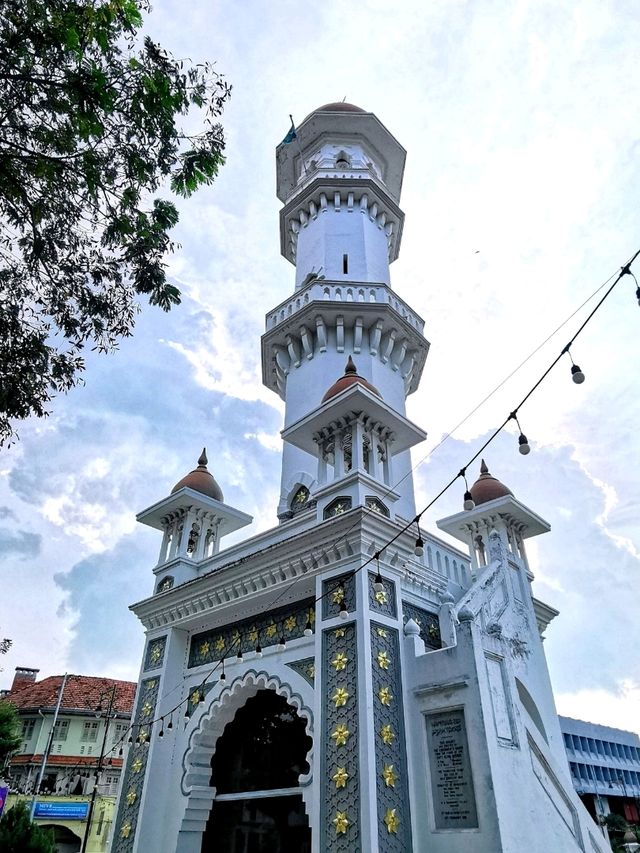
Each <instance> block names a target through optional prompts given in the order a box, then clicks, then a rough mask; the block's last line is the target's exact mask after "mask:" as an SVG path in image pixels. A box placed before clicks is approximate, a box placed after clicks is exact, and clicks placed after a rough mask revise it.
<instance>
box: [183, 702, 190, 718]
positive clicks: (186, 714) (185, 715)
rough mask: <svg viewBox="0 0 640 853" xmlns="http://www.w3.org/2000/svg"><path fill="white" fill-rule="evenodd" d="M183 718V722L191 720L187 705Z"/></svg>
mask: <svg viewBox="0 0 640 853" xmlns="http://www.w3.org/2000/svg"><path fill="white" fill-rule="evenodd" d="M184 718H185V720H190V719H191V714H190V713H189V705H188V704H187V710H186V711H185V712H184Z"/></svg>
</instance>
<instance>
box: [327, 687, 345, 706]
mask: <svg viewBox="0 0 640 853" xmlns="http://www.w3.org/2000/svg"><path fill="white" fill-rule="evenodd" d="M348 698H349V693H348V692H347V691H346V690H345V689H344V687H337V688H336V692H335V693H334V694H333V696H332V697H331V700H332V701H333V702H335V703H336V708H343V707H344V706H345V705H346V704H347V699H348Z"/></svg>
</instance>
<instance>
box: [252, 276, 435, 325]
mask: <svg viewBox="0 0 640 853" xmlns="http://www.w3.org/2000/svg"><path fill="white" fill-rule="evenodd" d="M312 302H318V303H323V302H340V303H343V304H346V305H349V304H351V303H355V304H358V305H366V304H375V305H390V306H391V308H393V309H394V311H396V312H397V313H398V314H399V315H400V316H401V317H402V318H403V319H404V320H405V321H406V322H407V323H408V324H409V325H410V326H412V327H413V328H414V329H416V330H417V331H418V332H422V330H423V329H424V320H423V319H422V317H420V315H419V314H416V312H415V311H413V310H412V309H411V308H409V306H408V305H407V303H406V302H404V300H402V299H400V297H399V296H397V295H396V294H395V293H394V292H393V290H391V288H390V287H388V286H387V285H386V284H371V283H370V282H364V281H350V282H348V283H339V282H335V281H325V280H324V279H320V278H314V279H313V280H312V281H310V282H309V283H308V284H306V285H305V286H304V287H301V288H300V290H298V291H296V293H295V294H294V295H293V296H291V297H289V299H285V301H284V302H281V303H280V305H278V306H277V307H276V308H274V309H273V311H269V313H268V314H267V316H266V323H265V326H266V330H267V332H268V331H270V330H271V329H275V328H276V327H277V326H279V325H280V323H285V322H286V321H287V320H289V319H290V318H291V317H292V316H293V315H294V314H296V313H297V312H298V311H300V310H301V309H303V308H305V307H306V306H307V305H309V304H310V303H312Z"/></svg>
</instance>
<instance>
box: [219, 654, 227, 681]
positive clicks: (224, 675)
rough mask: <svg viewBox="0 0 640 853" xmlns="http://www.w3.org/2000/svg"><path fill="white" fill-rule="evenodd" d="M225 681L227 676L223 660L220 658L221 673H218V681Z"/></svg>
mask: <svg viewBox="0 0 640 853" xmlns="http://www.w3.org/2000/svg"><path fill="white" fill-rule="evenodd" d="M226 680H227V676H226V673H225V671H224V658H222V672H221V673H220V681H226Z"/></svg>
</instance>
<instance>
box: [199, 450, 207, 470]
mask: <svg viewBox="0 0 640 853" xmlns="http://www.w3.org/2000/svg"><path fill="white" fill-rule="evenodd" d="M208 461H209V460H208V459H207V448H206V447H203V448H202V453H201V454H200V458H199V459H198V467H200V468H206V467H207V462H208Z"/></svg>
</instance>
